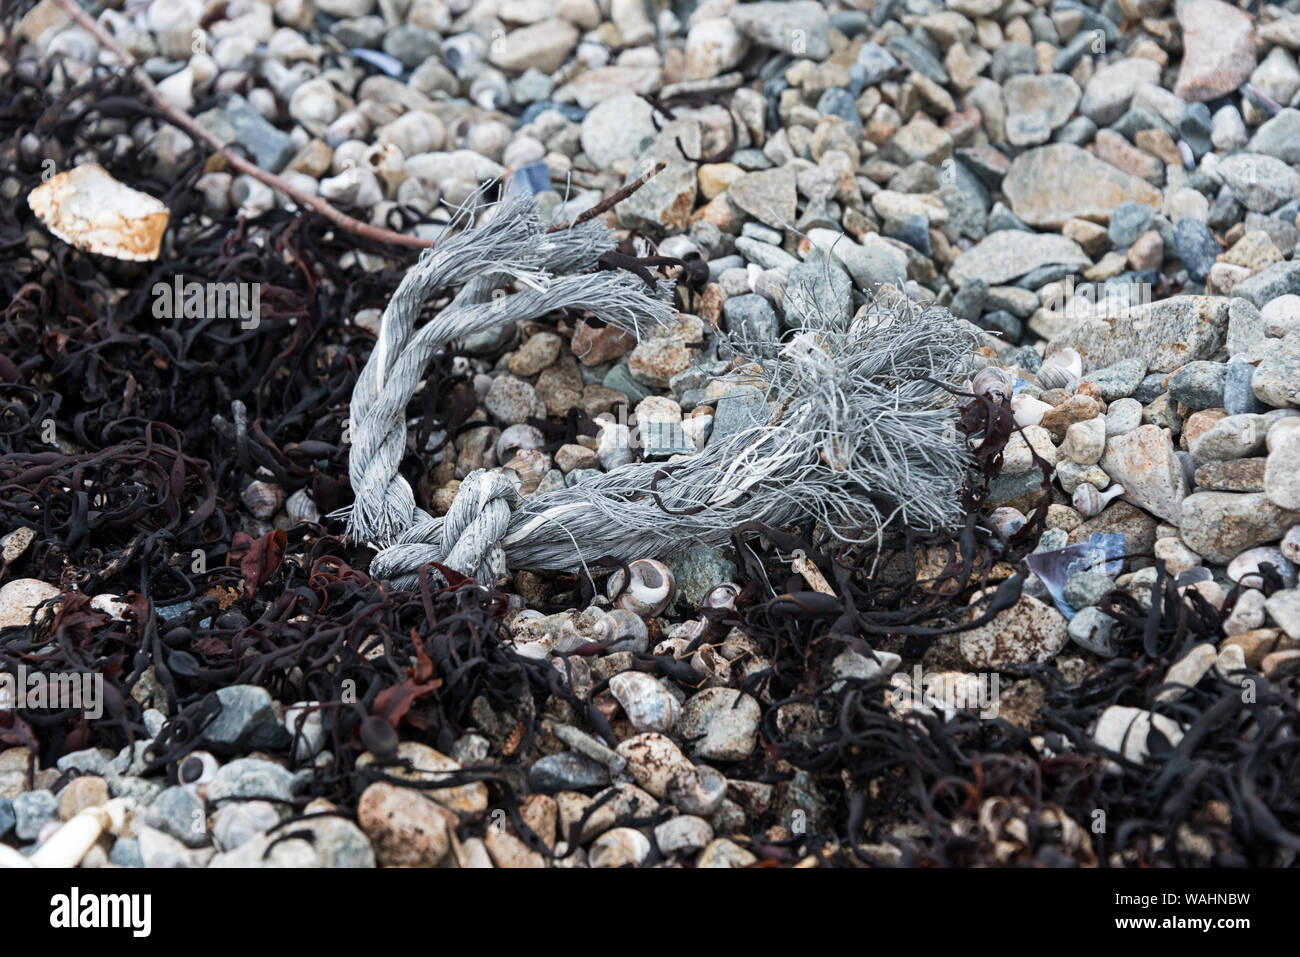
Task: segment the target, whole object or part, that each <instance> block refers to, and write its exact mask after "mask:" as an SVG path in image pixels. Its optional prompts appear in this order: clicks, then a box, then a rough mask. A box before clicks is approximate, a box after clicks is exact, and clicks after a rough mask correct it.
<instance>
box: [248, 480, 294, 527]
mask: <svg viewBox="0 0 1300 957" xmlns="http://www.w3.org/2000/svg"><path fill="white" fill-rule="evenodd" d="M239 497H240V498H241V499H243V502H244V505H246V506H247V507H248V510H249V511H250V512H252V513H253V515H254V517H256V518H261V519H267V518H270V517H271V516H272V515H274V514H275V513H276V512H278V511H279V510H280V506H281V505H283V504H284V489H282V488H280V486H278V485H276V484H275V483H274V482H263V481H262V480H261V479H253V481H251V482H249V483H248V484H247V485H245V486H244V490H243V491H242V492H240V493H239Z"/></svg>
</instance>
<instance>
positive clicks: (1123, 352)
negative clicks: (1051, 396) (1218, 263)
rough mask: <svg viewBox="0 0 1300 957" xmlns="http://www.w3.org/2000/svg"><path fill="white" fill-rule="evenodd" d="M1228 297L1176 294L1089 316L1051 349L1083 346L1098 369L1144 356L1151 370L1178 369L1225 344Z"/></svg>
mask: <svg viewBox="0 0 1300 957" xmlns="http://www.w3.org/2000/svg"><path fill="white" fill-rule="evenodd" d="M1228 302H1229V300H1227V299H1224V298H1222V297H1220V296H1174V297H1173V298H1171V299H1164V300H1161V301H1160V302H1152V303H1147V304H1145V305H1141V306H1134V307H1132V308H1130V309H1124V310H1121V311H1120V312H1118V313H1116V314H1114V315H1110V316H1103V317H1099V318H1091V319H1083V320H1080V321H1079V322H1078V323H1076V324H1075V325H1073V326H1071V327H1070V328H1069V329H1066V330H1065V331H1064V332H1061V333H1060V334H1058V335H1057V336H1055V337H1054V338H1053V339H1052V341H1051V344H1050V345H1049V347H1048V350H1047V351H1048V353H1049V354H1050V353H1052V352H1056V351H1057V350H1059V349H1062V348H1065V347H1066V346H1069V347H1071V348H1074V349H1077V350H1078V351H1079V354H1080V355H1081V356H1083V360H1084V366H1085V367H1086V368H1092V369H1095V368H1098V367H1101V366H1107V365H1111V364H1113V363H1116V362H1119V361H1120V360H1121V359H1128V358H1131V357H1133V356H1141V357H1142V358H1143V359H1145V360H1146V362H1147V367H1148V369H1150V371H1152V372H1172V371H1173V370H1175V369H1177V368H1179V367H1180V366H1183V365H1186V364H1187V363H1188V362H1191V361H1193V360H1196V359H1209V358H1212V357H1213V356H1214V355H1215V353H1217V352H1218V351H1219V350H1220V349H1222V348H1223V344H1224V340H1225V338H1226V337H1227V334H1228Z"/></svg>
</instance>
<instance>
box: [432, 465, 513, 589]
mask: <svg viewBox="0 0 1300 957" xmlns="http://www.w3.org/2000/svg"><path fill="white" fill-rule="evenodd" d="M522 503H523V497H522V496H521V495H520V494H519V484H518V481H517V480H516V479H512V478H511V477H510V476H509V475H507V474H506V473H504V472H501V471H496V470H493V471H488V470H487V469H478V470H476V471H474V472H471V473H470V474H469V475H467V476H465V478H464V480H462V481H461V483H460V488H459V489H458V490H457V492H456V497H455V498H454V499H453V500H452V503H451V508H449V509H448V510H447V514H446V516H445V517H444V518H443V520H442V539H441V545H440V547H439V551H440V552H441V553H442V557H441V558H440V559H439V560H440V561H441V562H442V564H444V565H446V566H448V567H449V568H452V569H454V570H456V571H458V572H460V573H461V574H462V575H470V576H472V577H473V578H475V579H477V580H478V582H479V584H480V585H493V584H495V583H496V582H497V581H498V580H499V579H500V578H502V577H503V576H504V575H506V574H507V568H506V555H505V551H504V550H503V549H502V547H501V540H502V539H503V538H505V534H506V528H507V526H508V525H509V524H510V514H511V512H512V511H514V509H516V508H518V507H519V506H520V505H521V504H522Z"/></svg>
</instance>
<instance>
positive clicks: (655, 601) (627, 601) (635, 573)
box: [605, 558, 675, 618]
mask: <svg viewBox="0 0 1300 957" xmlns="http://www.w3.org/2000/svg"><path fill="white" fill-rule="evenodd" d="M628 569H629V570H630V571H631V573H632V580H631V581H630V582H627V587H626V588H624V587H623V586H624V582H625V581H626V576H625V575H624V572H623V569H621V568H620V569H619V570H618V571H616V572H614V574H612V575H610V576H609V582H608V583H607V584H606V586H605V594H606V595H608V596H609V597H610V599H611V600H612V601H614V602H615V604H616V605H617V606H618V607H619V608H622V609H623V610H625V611H630V612H632V613H633V614H634V615H640V616H641V617H642V618H653V617H654V616H655V615H657V614H659V613H660V612H661V611H663V610H664V609H665V608H667V607H668V603H669V602H670V601H671V600H672V597H673V591H674V587H675V586H674V581H673V573H672V572H670V571H669V570H668V566H667V565H665V564H664V563H663V562H658V561H655V560H654V559H653V558H638V559H637V560H636V561H634V562H632V563H631V565H629V566H628Z"/></svg>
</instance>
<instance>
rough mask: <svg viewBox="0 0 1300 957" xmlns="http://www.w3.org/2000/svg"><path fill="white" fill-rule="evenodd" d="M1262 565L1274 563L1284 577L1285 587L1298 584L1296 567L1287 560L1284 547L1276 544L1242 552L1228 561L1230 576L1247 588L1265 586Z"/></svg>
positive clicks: (1279, 573)
mask: <svg viewBox="0 0 1300 957" xmlns="http://www.w3.org/2000/svg"><path fill="white" fill-rule="evenodd" d="M1261 565H1272V566H1273V570H1274V571H1276V572H1277V573H1278V575H1279V576H1280V577H1281V579H1282V587H1283V588H1294V587H1295V584H1296V567H1295V565H1293V564H1291V562H1289V561H1287V559H1286V556H1285V555H1283V554H1282V549H1280V548H1278V547H1277V546H1276V545H1262V546H1260V547H1259V548H1251V549H1247V550H1246V551H1244V552H1242V553H1241V554H1240V555H1238V556H1237V557H1236V558H1234V559H1233V560H1232V561H1230V562H1228V577H1229V578H1231V579H1232V580H1233V581H1235V582H1240V583H1241V584H1242V585H1244V586H1245V587H1246V588H1263V587H1264V576H1263V575H1262V574H1261V573H1260V566H1261Z"/></svg>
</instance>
